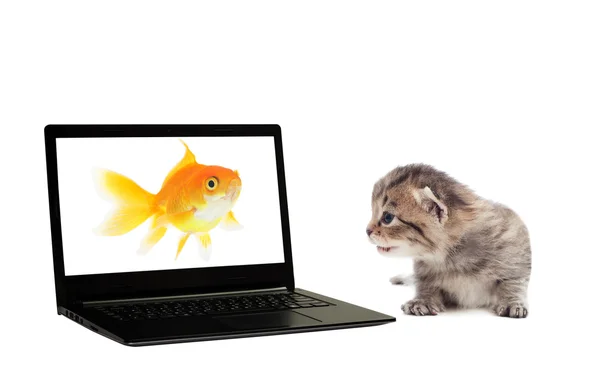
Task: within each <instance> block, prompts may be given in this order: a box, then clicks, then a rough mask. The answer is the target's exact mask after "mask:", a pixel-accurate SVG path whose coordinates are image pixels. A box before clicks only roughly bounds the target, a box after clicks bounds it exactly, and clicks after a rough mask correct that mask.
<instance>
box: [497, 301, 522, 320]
mask: <svg viewBox="0 0 600 368" xmlns="http://www.w3.org/2000/svg"><path fill="white" fill-rule="evenodd" d="M494 312H496V314H497V315H499V316H500V317H511V318H525V317H527V314H528V313H529V311H528V310H527V307H525V304H523V303H506V304H498V305H497V306H495V307H494Z"/></svg>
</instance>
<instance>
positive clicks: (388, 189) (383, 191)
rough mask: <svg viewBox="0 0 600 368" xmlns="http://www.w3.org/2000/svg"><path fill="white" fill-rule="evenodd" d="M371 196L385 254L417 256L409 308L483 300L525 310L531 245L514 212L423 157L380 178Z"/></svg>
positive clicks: (418, 311) (375, 237) (500, 309)
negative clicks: (480, 193)
mask: <svg viewBox="0 0 600 368" xmlns="http://www.w3.org/2000/svg"><path fill="white" fill-rule="evenodd" d="M371 200H372V211H373V215H372V219H371V221H370V222H369V225H368V227H367V235H368V236H369V240H370V241H371V242H372V243H373V244H375V245H377V250H378V252H379V253H380V254H382V255H384V256H392V257H402V256H409V257H413V258H414V275H413V277H414V280H413V282H414V284H415V286H416V291H417V295H416V297H415V298H414V299H413V300H410V301H408V302H407V303H405V304H404V305H403V306H402V310H403V311H404V313H406V314H413V315H417V316H423V315H436V314H438V313H440V312H442V311H444V310H445V308H446V307H450V306H455V307H465V308H475V307H486V308H492V310H493V311H494V312H495V313H496V314H498V315H499V316H507V317H514V318H524V317H527V314H528V307H527V287H528V284H529V276H530V273H531V248H530V245H529V234H528V231H527V228H526V227H525V224H524V223H523V222H522V221H521V219H520V218H519V216H518V215H517V214H516V213H515V212H513V211H512V210H511V209H509V208H507V207H506V206H504V205H502V204H498V203H494V202H491V201H488V200H486V199H483V198H481V197H479V196H478V195H476V194H475V193H474V192H473V191H472V190H470V189H469V188H468V187H467V186H465V185H463V184H461V183H459V182H457V181H456V180H454V179H453V178H451V177H450V176H448V175H447V174H446V173H444V172H441V171H438V170H436V169H434V168H433V167H431V166H428V165H423V164H413V165H408V166H403V167H398V168H396V169H394V170H392V171H390V172H389V173H388V174H387V175H386V176H384V177H383V178H381V179H380V180H379V181H378V182H377V183H375V186H374V188H373V194H372V198H371ZM391 281H392V283H407V281H408V280H406V279H404V278H402V277H401V276H397V277H394V278H392V279H391Z"/></svg>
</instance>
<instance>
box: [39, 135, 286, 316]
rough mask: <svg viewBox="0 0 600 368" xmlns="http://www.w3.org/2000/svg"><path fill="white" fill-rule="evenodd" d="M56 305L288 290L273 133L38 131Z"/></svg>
mask: <svg viewBox="0 0 600 368" xmlns="http://www.w3.org/2000/svg"><path fill="white" fill-rule="evenodd" d="M45 139H46V161H47V173H48V193H49V203H50V219H51V231H52V249H53V257H54V276H55V285H56V294H57V304H58V305H66V304H69V303H73V302H79V301H87V300H102V299H120V298H141V297H154V296H169V295H183V294H197V293H209V292H223V291H232V290H255V289H263V288H264V289H268V288H278V287H286V288H288V289H293V288H294V276H293V266H292V253H291V243H290V230H289V220H288V211H287V200H286V188H285V177H284V166H283V151H282V142H281V129H280V127H279V126H278V125H126V126H121V125H119V126H117V125H49V126H47V127H46V128H45Z"/></svg>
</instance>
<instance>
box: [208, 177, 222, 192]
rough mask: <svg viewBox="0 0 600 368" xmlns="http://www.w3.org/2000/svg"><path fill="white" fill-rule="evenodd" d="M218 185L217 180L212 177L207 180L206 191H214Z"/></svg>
mask: <svg viewBox="0 0 600 368" xmlns="http://www.w3.org/2000/svg"><path fill="white" fill-rule="evenodd" d="M218 184H219V180H218V179H217V178H215V177H214V176H212V177H210V178H208V180H207V181H206V189H208V190H215V188H216V187H217V185H218Z"/></svg>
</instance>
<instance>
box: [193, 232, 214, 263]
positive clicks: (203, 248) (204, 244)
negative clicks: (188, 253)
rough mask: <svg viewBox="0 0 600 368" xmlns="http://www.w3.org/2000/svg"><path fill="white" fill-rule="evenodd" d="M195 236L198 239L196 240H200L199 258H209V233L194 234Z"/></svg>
mask: <svg viewBox="0 0 600 368" xmlns="http://www.w3.org/2000/svg"><path fill="white" fill-rule="evenodd" d="M196 238H197V239H198V242H200V247H199V254H200V258H202V259H203V260H204V261H208V260H209V259H210V255H211V254H212V248H213V247H211V246H210V244H211V240H210V235H208V233H202V234H196Z"/></svg>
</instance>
